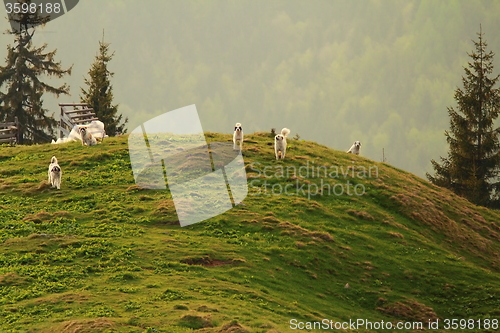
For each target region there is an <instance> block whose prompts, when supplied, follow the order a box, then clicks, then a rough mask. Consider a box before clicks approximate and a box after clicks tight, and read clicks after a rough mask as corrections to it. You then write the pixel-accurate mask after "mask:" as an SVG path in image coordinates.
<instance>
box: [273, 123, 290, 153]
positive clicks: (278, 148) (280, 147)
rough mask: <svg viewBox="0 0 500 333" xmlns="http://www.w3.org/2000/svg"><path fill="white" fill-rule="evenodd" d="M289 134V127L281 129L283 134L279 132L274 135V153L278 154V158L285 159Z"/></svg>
mask: <svg viewBox="0 0 500 333" xmlns="http://www.w3.org/2000/svg"><path fill="white" fill-rule="evenodd" d="M288 134H290V130H289V129H288V128H283V129H282V130H281V134H277V135H276V136H275V137H274V154H275V155H276V159H277V160H280V159H281V160H283V159H285V154H286V137H287V136H288Z"/></svg>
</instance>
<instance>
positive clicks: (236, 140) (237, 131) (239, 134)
mask: <svg viewBox="0 0 500 333" xmlns="http://www.w3.org/2000/svg"><path fill="white" fill-rule="evenodd" d="M237 144H238V145H239V146H240V151H241V149H242V147H243V128H241V124H240V123H236V125H234V134H233V150H236V145H237Z"/></svg>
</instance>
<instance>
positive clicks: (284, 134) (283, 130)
mask: <svg viewBox="0 0 500 333" xmlns="http://www.w3.org/2000/svg"><path fill="white" fill-rule="evenodd" d="M288 134H290V130H289V129H288V128H286V127H285V128H283V129H282V130H281V135H283V136H284V137H287V136H288Z"/></svg>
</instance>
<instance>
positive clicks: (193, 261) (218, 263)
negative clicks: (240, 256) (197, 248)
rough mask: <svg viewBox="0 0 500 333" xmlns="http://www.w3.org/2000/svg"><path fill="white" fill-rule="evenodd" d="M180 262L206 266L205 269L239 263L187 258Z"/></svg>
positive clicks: (208, 258) (207, 258)
mask: <svg viewBox="0 0 500 333" xmlns="http://www.w3.org/2000/svg"><path fill="white" fill-rule="evenodd" d="M180 262H181V263H183V264H187V265H200V266H205V267H217V266H224V265H234V264H236V263H238V261H235V260H219V259H212V258H210V257H202V258H186V259H182V260H181V261H180Z"/></svg>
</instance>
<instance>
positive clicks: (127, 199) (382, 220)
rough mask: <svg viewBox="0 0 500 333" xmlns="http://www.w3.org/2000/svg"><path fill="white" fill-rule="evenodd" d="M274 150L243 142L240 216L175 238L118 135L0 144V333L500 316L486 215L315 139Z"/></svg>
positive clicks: (158, 195)
mask: <svg viewBox="0 0 500 333" xmlns="http://www.w3.org/2000/svg"><path fill="white" fill-rule="evenodd" d="M207 137H208V138H209V140H212V141H219V142H220V141H223V142H227V141H230V140H231V137H230V135H223V134H215V133H207ZM272 142H273V140H272V138H270V137H269V135H268V134H264V133H254V134H252V135H247V136H246V142H245V144H244V159H245V164H247V167H246V169H247V176H248V183H249V194H248V196H247V198H246V199H245V200H244V202H243V205H238V206H236V207H235V208H233V209H231V210H229V211H228V212H226V213H224V214H222V215H219V216H217V217H214V218H212V219H210V220H207V221H204V222H200V223H197V224H194V225H191V226H188V227H184V228H181V227H180V226H179V225H178V219H177V216H176V213H175V207H174V205H173V202H172V200H171V196H170V195H169V193H168V191H158V190H144V189H141V188H139V187H137V186H136V185H135V184H134V178H133V175H132V170H131V167H130V160H129V157H128V156H129V155H128V150H127V137H118V138H110V139H106V140H105V141H104V143H103V144H101V145H98V146H94V147H82V146H81V144H80V143H78V142H74V143H68V144H62V145H39V146H19V147H1V148H0V332H65V333H70V332H169V333H172V332H173V333H175V332H191V331H192V329H197V331H199V332H262V333H264V332H267V333H273V332H274V333H276V332H291V331H292V332H293V331H298V330H292V329H291V328H290V320H291V319H296V320H297V322H313V321H321V320H322V319H325V318H326V319H329V320H333V321H334V322H336V321H338V322H344V321H349V319H351V320H356V319H366V320H369V321H372V322H380V321H381V320H384V322H392V323H394V324H396V323H397V322H402V321H405V322H415V321H420V322H423V323H424V324H425V325H427V323H428V320H429V319H430V320H432V321H436V320H437V319H439V320H440V325H441V326H440V328H441V329H443V325H444V320H445V319H452V318H456V319H467V320H469V319H473V320H475V324H474V325H476V326H474V327H475V328H476V330H473V329H468V330H466V331H467V332H473V331H477V332H484V331H488V329H484V328H481V329H478V326H477V325H478V324H477V323H478V320H483V319H489V320H490V323H493V319H497V320H498V319H500V310H499V309H500V283H499V281H500V257H499V253H500V242H499V241H500V222H499V221H500V213H499V212H497V211H492V210H488V209H485V208H481V207H476V206H474V205H472V204H470V203H469V202H467V201H465V200H464V199H462V198H460V197H457V196H455V195H453V194H452V193H451V192H449V191H447V190H444V189H440V188H437V187H435V186H433V185H431V184H429V183H428V182H426V181H424V180H422V179H420V178H418V177H416V176H414V175H412V174H410V173H407V172H404V171H402V170H398V169H395V168H393V167H391V166H390V165H387V164H382V163H377V162H374V161H371V160H368V159H365V158H363V157H362V156H354V155H351V154H346V153H345V152H341V151H335V150H332V149H329V148H328V147H325V146H322V145H319V144H317V143H314V142H308V141H296V140H292V139H290V140H289V148H288V150H287V157H286V159H285V161H283V162H281V161H279V162H278V161H276V160H275V158H274V151H273V146H272ZM52 155H56V156H57V158H58V159H59V164H60V165H61V167H62V169H63V182H62V187H61V190H59V191H58V190H55V189H51V188H50V187H49V186H48V185H47V184H46V179H47V167H48V164H49V162H50V158H51V156H52ZM300 167H302V169H299V168H300ZM317 167H320V168H319V169H317ZM321 167H323V168H321ZM293 168H295V170H296V171H297V172H296V174H293V173H291V171H293V170H294V169H293ZM313 168H314V169H313ZM299 170H301V173H299V172H298V171H299ZM313 170H314V171H313ZM317 170H320V174H319V177H317V176H318V174H317ZM325 170H327V173H326V174H325V172H324V171H325ZM281 171H283V172H284V174H281V173H280V172H281ZM287 171H288V174H287ZM313 173H314V175H313ZM313 176H314V177H313ZM264 182H265V183H266V184H267V185H266V186H267V187H264ZM290 184H291V185H290ZM335 185H336V187H335ZM287 186H288V187H287ZM297 186H298V187H299V189H300V188H301V189H303V190H304V192H302V191H301V190H297V189H296V187H297ZM316 186H318V187H316ZM321 187H323V189H322V190H321ZM328 187H330V188H328ZM285 188H287V190H288V192H287V194H290V195H287V194H286V193H284V189H285ZM308 188H309V189H310V190H311V191H309V192H308V191H307V189H308ZM334 189H335V190H336V193H337V194H339V193H340V190H341V189H343V190H344V193H343V194H341V195H337V194H334V193H332V191H333V190H334ZM348 189H349V191H350V192H349V193H351V194H353V193H354V191H355V190H356V191H357V193H358V194H361V193H362V194H363V195H348V194H347V190H348ZM329 190H330V193H328V191H329ZM272 191H274V194H275V195H272ZM320 191H322V192H321V193H320ZM280 193H281V194H280ZM346 284H347V285H346ZM484 323H485V322H484V321H482V322H481V324H484ZM490 328H491V327H490ZM347 331H352V332H364V331H374V330H369V329H363V328H359V329H356V330H354V329H347ZM385 331H386V332H387V330H385ZM390 331H391V330H390ZM392 331H397V332H404V331H408V332H410V331H413V330H412V329H408V330H395V329H394V330H392ZM392 331H391V332H392ZM455 331H457V332H458V331H461V330H460V329H459V330H455ZM462 331H464V330H462Z"/></svg>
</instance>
